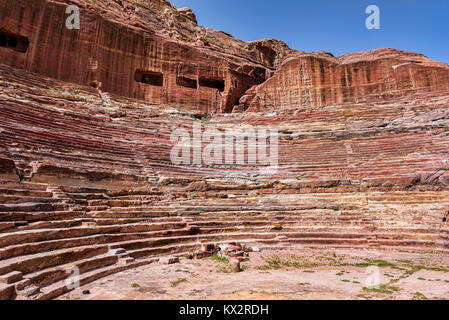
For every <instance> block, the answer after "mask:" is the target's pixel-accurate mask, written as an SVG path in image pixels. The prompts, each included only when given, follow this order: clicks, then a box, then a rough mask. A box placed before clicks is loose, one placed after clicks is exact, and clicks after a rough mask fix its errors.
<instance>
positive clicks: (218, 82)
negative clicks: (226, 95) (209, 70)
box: [199, 78, 225, 92]
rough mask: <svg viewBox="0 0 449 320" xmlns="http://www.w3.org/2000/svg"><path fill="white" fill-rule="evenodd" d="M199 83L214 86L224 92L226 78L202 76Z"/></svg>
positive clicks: (202, 85)
mask: <svg viewBox="0 0 449 320" xmlns="http://www.w3.org/2000/svg"><path fill="white" fill-rule="evenodd" d="M199 83H200V87H207V88H214V89H217V90H218V91H220V92H223V91H224V89H225V82H224V80H217V79H209V78H200V79H199Z"/></svg>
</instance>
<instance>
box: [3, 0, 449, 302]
mask: <svg viewBox="0 0 449 320" xmlns="http://www.w3.org/2000/svg"><path fill="white" fill-rule="evenodd" d="M68 4H76V5H78V6H79V7H80V9H81V12H82V15H81V24H82V28H81V29H80V30H68V29H66V28H65V27H64V23H65V19H66V17H67V15H66V14H65V8H66V7H67V5H68ZM55 30H57V32H55ZM194 121H196V122H199V123H201V126H202V128H203V129H207V128H214V129H219V130H221V131H224V130H234V131H235V130H249V129H277V130H278V131H279V168H278V172H277V173H276V174H275V175H272V174H265V173H261V172H260V170H259V169H260V168H259V167H257V166H253V165H248V164H246V165H233V166H229V165H228V166H227V165H213V166H205V165H200V166H197V165H186V164H184V165H175V164H173V162H172V161H171V159H170V150H171V149H172V148H173V146H174V143H173V142H172V141H171V139H170V136H171V133H172V130H173V128H185V129H186V130H188V131H189V132H191V126H192V123H193V122H194ZM448 127H449V67H448V66H447V65H446V64H444V63H438V62H434V61H431V60H430V59H428V58H426V57H425V56H423V55H421V54H415V53H411V52H405V51H400V50H395V49H378V50H373V51H369V52H362V53H354V54H346V55H343V56H341V57H334V56H332V55H331V54H329V53H326V52H315V53H306V52H300V51H295V50H292V49H290V48H288V46H287V45H285V44H284V43H283V42H280V41H277V40H273V39H265V40H260V41H254V42H250V43H246V42H243V41H240V40H237V39H235V38H233V37H232V36H231V35H229V34H226V33H224V32H221V31H215V30H211V29H205V28H202V27H200V26H198V25H197V23H196V17H195V15H194V13H193V12H191V10H189V9H187V8H183V9H177V8H175V7H174V6H172V5H171V4H170V3H169V2H167V1H164V0H146V1H143V0H139V1H125V0H122V1H106V0H96V1H94V0H74V1H63V0H58V1H50V0H33V1H31V0H17V1H6V0H0V298H1V299H52V298H57V297H62V296H63V295H64V294H67V293H68V292H70V291H71V290H72V289H71V288H70V287H68V286H67V283H66V280H67V278H68V277H69V276H70V270H72V269H71V268H73V267H74V266H76V267H77V268H78V269H79V271H80V272H81V275H80V277H81V278H80V284H81V285H82V286H86V285H88V284H89V283H92V282H93V286H94V287H95V286H96V285H98V282H96V280H98V279H102V278H104V277H108V276H109V277H115V276H117V277H118V275H117V274H118V273H119V272H125V271H127V270H128V271H129V272H131V271H134V270H141V269H139V268H147V267H148V268H151V267H152V266H153V265H154V262H155V261H157V260H158V259H159V258H163V257H173V256H183V255H186V254H187V255H189V254H191V253H192V252H198V250H200V251H201V248H202V247H204V246H205V244H211V245H218V244H220V243H229V242H238V243H240V244H241V245H248V246H249V245H251V246H257V247H259V248H261V249H262V250H269V249H270V250H278V251H279V252H281V251H280V250H282V249H285V248H287V249H291V248H297V247H300V248H309V247H313V248H314V247H318V248H326V249H329V248H337V249H342V250H349V251H348V252H352V250H359V249H360V250H378V251H379V252H389V251H393V250H395V251H398V250H410V251H413V252H418V254H420V253H421V254H422V255H423V256H419V257H417V258H416V260H417V261H418V260H419V259H420V258H421V257H424V258H425V257H426V256H425V253H426V252H431V253H432V254H436V255H437V256H439V257H442V258H441V261H439V262H434V261H433V260H432V259H430V260H432V263H430V262H431V261H430V260H429V265H427V267H426V268H427V269H426V270H427V272H431V271H435V270H432V268H433V269H435V268H436V267H438V268H440V269H439V270H440V271H438V272H446V271H445V270H447V268H448V265H447V259H446V258H447V252H448V249H449V225H448V221H447V215H448V213H449V212H448V210H449V134H448V132H449V130H448V129H449V128H448ZM292 250H293V249H292ZM311 250H312V249H311ZM329 250H332V249H329ZM383 250H386V251H383ZM266 254H268V253H265V252H264V251H263V252H262V255H266ZM253 256H254V257H255V259H257V256H258V255H257V254H253ZM396 257H398V259H400V258H399V254H398V256H394V258H396ZM412 258H413V259H415V258H414V257H412ZM413 259H412V260H413ZM201 263H202V262H201ZM254 267H257V265H255V266H254ZM334 267H335V268H339V267H340V266H338V265H334ZM410 267H412V266H410ZM157 268H160V266H159V267H157ZM302 269H304V270H307V268H305V267H302ZM442 270H443V271H442ZM390 271H391V270H390ZM406 271H407V270H406ZM251 272H254V270H252V271H251V269H250V273H251ZM423 272H426V271H423ZM125 274H126V273H125ZM150 274H151V273H150ZM238 276H239V277H241V278H240V279H242V280H241V281H244V280H243V279H244V278H245V272H243V273H240V274H239V275H238ZM394 276H395V277H396V278H395V279H396V280H398V281H400V280H402V279H403V278H400V277H401V276H403V274H394ZM279 277H281V278H282V277H283V276H282V275H281V276H279ZM283 279H284V280H285V278H283ZM442 279H443V278H442ZM444 279H445V278H444ZM278 280H279V281H281V282H282V281H284V280H282V279H281V280H280V279H278ZM415 280H416V279H414V280H413V281H415ZM446 280H447V279H446ZM248 281H249V282H250V278H248ZM416 281H418V280H416ZM306 282H307V281H306ZM441 284H442V285H443V284H444V281H442V283H441ZM415 285H416V283H415V282H414V283H412V284H410V286H411V289H410V290H411V291H413V290H412V288H413V286H415ZM392 286H393V285H392ZM180 288H181V289H182V286H180ZM290 289H291V288H290ZM290 289H289V290H290ZM239 290H240V289H239ZM239 290H237V291H239ZM241 290H243V288H241ZM411 291H410V292H411ZM239 292H240V291H239ZM74 293H77V294H79V291H77V290H75V291H74ZM225 293H226V292H223V295H224V294H225ZM340 293H341V292H340ZM346 293H347V292H346ZM346 293H344V292H343V293H342V294H343V295H344V296H345V297H348V296H351V297H353V298H354V297H355V296H354V295H352V294H353V292H352V291H351V293H350V294H349V295H346ZM410 294H413V292H411V293H410ZM215 295H216V296H217V297H220V295H221V293H220V292H219V291H217V293H216V294H215ZM426 295H429V293H426ZM112 296H113V297H115V298H120V297H121V296H120V295H112ZM180 296H182V297H184V298H185V297H186V296H185V295H184V294H180ZM235 296H236V297H238V295H235ZM293 296H295V295H293ZM436 296H437V297H438V298H447V295H446V293H445V292H439V293H438V294H436ZM140 297H142V296H140ZM156 297H157V298H161V297H162V298H164V297H165V298H167V297H166V296H163V295H156ZM226 297H228V296H226ZM282 297H285V296H282ZM404 297H408V295H405V296H404ZM430 297H431V298H434V296H430ZM69 298H70V296H69Z"/></svg>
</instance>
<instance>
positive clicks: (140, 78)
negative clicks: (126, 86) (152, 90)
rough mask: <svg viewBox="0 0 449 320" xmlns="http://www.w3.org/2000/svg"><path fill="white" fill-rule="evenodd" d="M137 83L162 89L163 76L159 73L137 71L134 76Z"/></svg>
mask: <svg viewBox="0 0 449 320" xmlns="http://www.w3.org/2000/svg"><path fill="white" fill-rule="evenodd" d="M134 78H135V80H136V81H137V82H141V83H145V84H149V85H152V86H158V87H162V86H163V84H164V75H163V74H162V73H160V72H154V71H144V70H137V71H136V74H135V77H134Z"/></svg>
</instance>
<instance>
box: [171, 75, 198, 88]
mask: <svg viewBox="0 0 449 320" xmlns="http://www.w3.org/2000/svg"><path fill="white" fill-rule="evenodd" d="M176 84H177V85H178V86H182V87H186V88H191V89H197V88H198V83H197V81H196V80H195V79H189V78H185V77H177V78H176Z"/></svg>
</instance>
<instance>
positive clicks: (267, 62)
mask: <svg viewBox="0 0 449 320" xmlns="http://www.w3.org/2000/svg"><path fill="white" fill-rule="evenodd" d="M69 4H76V5H78V6H79V8H80V10H81V28H80V30H69V29H67V28H65V20H66V18H67V17H68V15H67V14H66V13H65V10H66V7H67V5H69ZM0 36H1V37H2V39H5V41H6V42H5V43H7V42H8V41H9V42H13V44H15V45H5V46H0V59H1V61H2V63H4V64H7V65H10V66H13V67H18V68H23V69H26V70H28V71H31V72H36V73H39V74H42V75H46V76H50V77H53V78H56V79H60V80H64V81H70V82H74V83H77V84H81V85H88V84H90V85H92V86H95V87H99V88H101V90H103V91H107V92H110V93H114V94H118V95H122V96H127V97H131V98H137V99H142V100H147V101H149V102H152V103H166V104H172V105H175V106H178V107H186V108H190V109H195V110H202V111H204V112H207V113H217V112H218V113H220V112H230V111H232V108H233V106H234V105H236V104H237V103H238V100H239V99H240V97H241V96H242V95H243V94H244V93H245V91H246V90H247V89H249V88H250V87H252V86H253V85H256V84H260V83H262V82H264V81H265V80H266V79H267V77H268V76H269V75H270V74H271V72H272V71H273V70H274V69H272V68H274V67H275V66H276V65H278V64H279V63H280V62H281V61H282V59H283V57H284V56H286V55H287V54H288V53H290V52H291V51H292V50H290V49H289V48H288V47H287V46H286V45H285V44H283V43H281V42H279V41H275V40H266V41H257V42H254V43H245V42H243V41H240V40H237V39H235V38H233V37H232V36H230V35H228V34H226V33H223V32H220V31H215V30H211V29H205V28H202V27H199V26H198V25H197V24H196V19H195V17H194V14H193V13H192V12H191V11H190V10H188V9H185V8H184V9H177V8H175V7H174V6H172V5H171V4H170V3H169V2H167V1H164V0H147V1H142V0H140V1H125V0H123V1H119V0H117V1H110V0H95V1H94V0H77V1H50V0H32V1H31V0H20V1H13V2H11V1H9V2H8V1H1V2H0ZM17 43H18V44H17ZM0 44H1V43H0Z"/></svg>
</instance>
